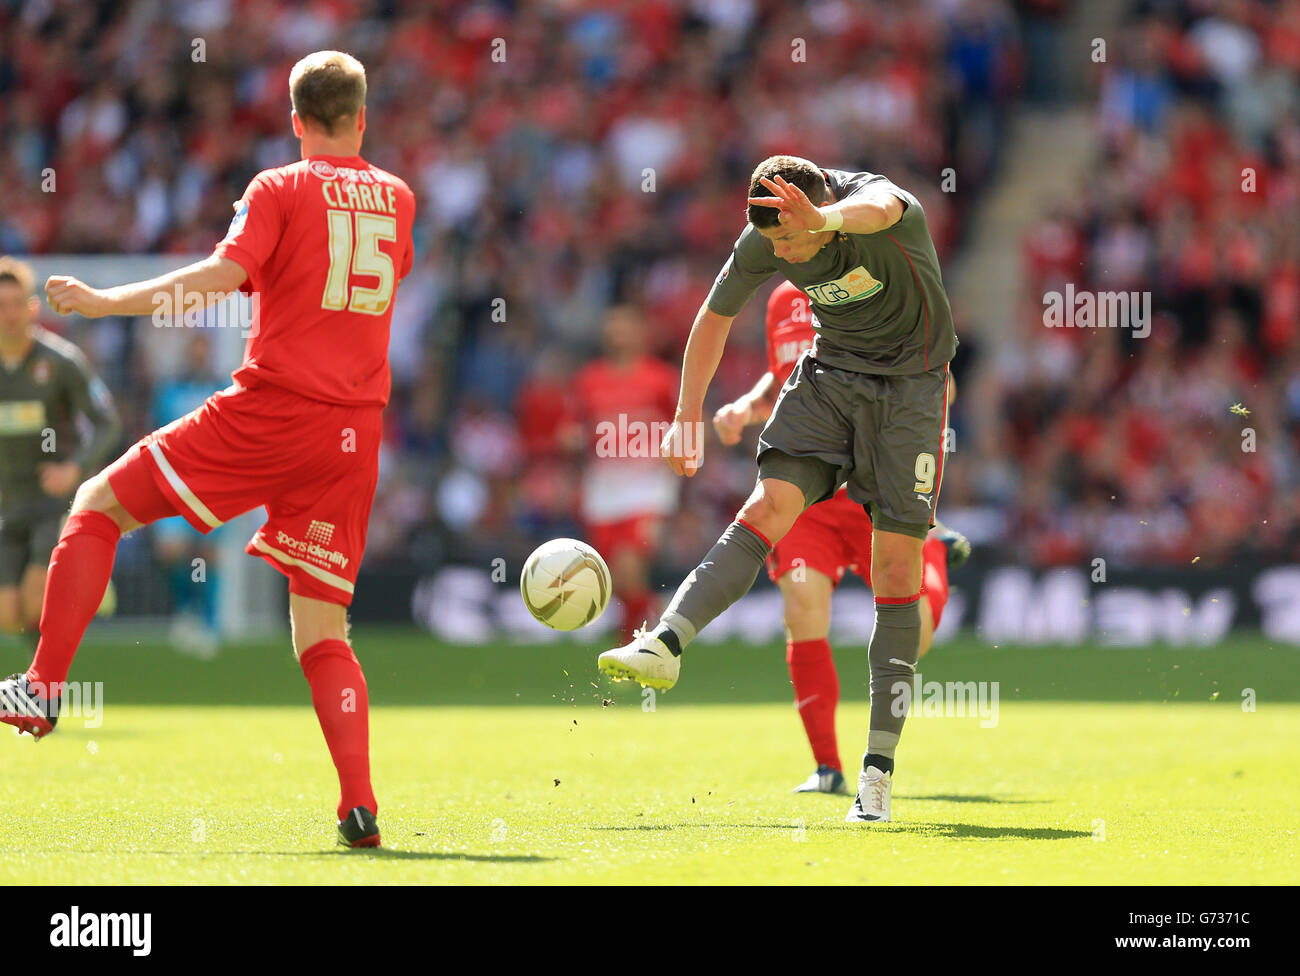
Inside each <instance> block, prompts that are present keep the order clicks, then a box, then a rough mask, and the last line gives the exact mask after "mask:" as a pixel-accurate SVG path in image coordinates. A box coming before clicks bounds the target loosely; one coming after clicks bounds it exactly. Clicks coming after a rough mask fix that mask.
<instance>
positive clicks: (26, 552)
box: [0, 512, 64, 586]
mask: <svg viewBox="0 0 1300 976" xmlns="http://www.w3.org/2000/svg"><path fill="white" fill-rule="evenodd" d="M63 519H64V514H63V513H62V512H59V513H56V514H54V515H38V516H34V517H29V516H26V515H16V516H12V517H9V518H5V519H0V586H17V585H18V582H19V581H20V580H21V579H22V577H23V573H24V572H26V571H27V567H28V566H40V567H41V568H42V569H44V568H45V567H46V566H48V565H49V564H50V553H52V552H53V551H54V547H55V546H56V545H57V544H58V542H59V533H60V532H61V531H62V530H63Z"/></svg>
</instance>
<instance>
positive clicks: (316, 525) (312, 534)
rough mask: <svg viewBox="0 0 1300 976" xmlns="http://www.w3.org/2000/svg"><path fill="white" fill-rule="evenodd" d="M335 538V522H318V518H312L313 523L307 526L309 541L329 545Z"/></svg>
mask: <svg viewBox="0 0 1300 976" xmlns="http://www.w3.org/2000/svg"><path fill="white" fill-rule="evenodd" d="M333 538H334V523H333V522H318V521H317V520H316V519H312V520H311V525H309V526H307V541H308V542H315V543H317V544H318V545H322V546H328V545H329V544H330V540H331V539H333Z"/></svg>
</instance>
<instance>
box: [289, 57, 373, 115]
mask: <svg viewBox="0 0 1300 976" xmlns="http://www.w3.org/2000/svg"><path fill="white" fill-rule="evenodd" d="M289 99H290V101H292V102H293V109H294V111H295V112H297V113H298V117H299V118H301V119H304V120H306V119H311V120H312V121H313V122H315V123H316V124H317V125H319V126H320V127H321V128H323V129H324V130H325V133H326V135H331V136H332V135H334V127H335V126H336V125H337V124H338V123H339V122H341V121H342V120H344V119H349V118H354V117H355V116H356V114H357V113H358V112H360V111H361V107H362V106H363V105H365V104H366V69H365V67H363V66H362V64H361V62H360V61H358V60H357V59H356V58H354V57H353V56H352V55H350V54H344V53H343V52H342V51H317V52H315V53H314V54H309V55H307V56H306V57H305V58H303V59H302V60H301V61H299V62H298V63H297V64H295V65H294V66H293V71H291V72H290V73H289Z"/></svg>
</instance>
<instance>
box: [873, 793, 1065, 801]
mask: <svg viewBox="0 0 1300 976" xmlns="http://www.w3.org/2000/svg"><path fill="white" fill-rule="evenodd" d="M894 799H896V800H935V801H937V802H941V803H1051V802H1052V801H1051V800H1016V799H1011V798H1009V797H1004V796H995V795H989V794H984V793H929V794H926V795H925V796H920V795H917V796H903V795H901V794H900V795H899V796H896V797H894Z"/></svg>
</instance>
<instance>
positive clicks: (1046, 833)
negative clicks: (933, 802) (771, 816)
mask: <svg viewBox="0 0 1300 976" xmlns="http://www.w3.org/2000/svg"><path fill="white" fill-rule="evenodd" d="M588 829H589V830H613V831H638V830H653V831H658V830H719V829H722V830H725V829H730V830H736V829H742V830H780V831H795V830H802V831H807V832H810V833H820V832H826V831H831V832H835V833H843V832H844V831H846V830H875V831H876V832H880V831H881V830H884V831H885V832H888V833H908V834H923V835H928V836H933V837H940V838H952V839H956V840H1068V839H1070V838H1073V837H1091V836H1092V834H1091V832H1089V831H1087V830H1063V829H1061V828H1059V827H992V826H989V825H987V824H967V823H917V822H914V821H898V820H895V821H893V822H892V823H890V824H888V825H887V826H886V825H880V826H875V825H872V826H871V827H864V826H863V825H861V824H843V823H837V824H804V823H788V824H783V823H766V824H757V823H732V822H721V823H715V822H708V823H676V824H635V825H632V826H627V827H624V826H603V827H596V826H593V827H589V828H588Z"/></svg>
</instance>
